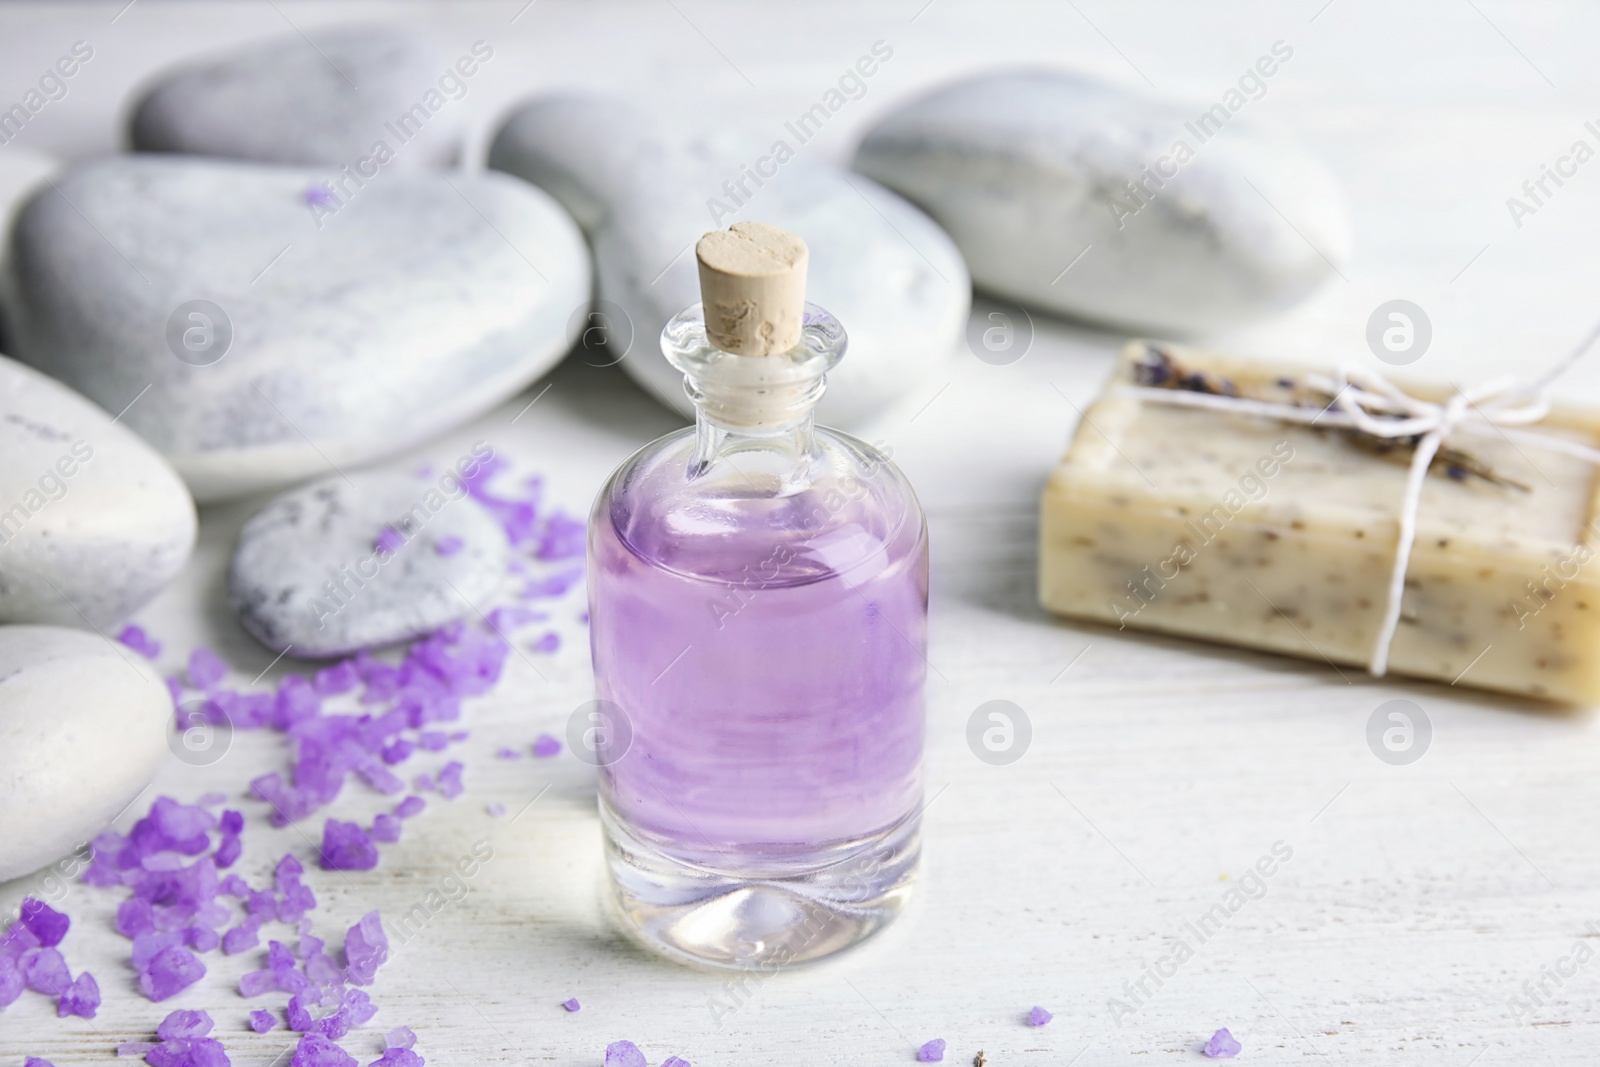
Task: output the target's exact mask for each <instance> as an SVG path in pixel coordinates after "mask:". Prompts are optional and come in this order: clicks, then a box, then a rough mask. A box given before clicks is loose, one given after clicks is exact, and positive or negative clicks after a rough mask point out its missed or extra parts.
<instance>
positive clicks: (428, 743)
mask: <svg viewBox="0 0 1600 1067" xmlns="http://www.w3.org/2000/svg"><path fill="white" fill-rule="evenodd" d="M449 744H450V735H449V734H447V733H445V732H444V731H443V730H424V731H423V732H422V733H420V734H418V735H417V747H419V748H423V749H426V750H427V751H429V752H443V751H444V750H445V746H447V745H449Z"/></svg>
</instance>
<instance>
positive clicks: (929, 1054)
mask: <svg viewBox="0 0 1600 1067" xmlns="http://www.w3.org/2000/svg"><path fill="white" fill-rule="evenodd" d="M943 1059H944V1038H942V1037H936V1038H934V1039H933V1040H932V1041H929V1042H928V1043H927V1044H925V1045H923V1046H922V1047H921V1048H919V1049H917V1062H918V1063H939V1062H941V1061H942V1060H943Z"/></svg>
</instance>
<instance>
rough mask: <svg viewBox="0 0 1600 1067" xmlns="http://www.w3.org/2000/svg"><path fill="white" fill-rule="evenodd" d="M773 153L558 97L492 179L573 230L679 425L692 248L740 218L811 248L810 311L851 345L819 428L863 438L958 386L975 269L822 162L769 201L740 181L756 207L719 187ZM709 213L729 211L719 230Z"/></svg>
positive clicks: (643, 372) (636, 371) (638, 363)
mask: <svg viewBox="0 0 1600 1067" xmlns="http://www.w3.org/2000/svg"><path fill="white" fill-rule="evenodd" d="M787 136H789V140H790V141H791V142H793V141H794V140H795V139H794V138H793V136H792V135H787ZM770 144H771V141H770V139H768V140H767V141H758V142H755V146H756V147H748V146H746V147H741V148H739V149H734V148H732V147H730V146H727V145H716V146H713V145H709V144H706V143H695V142H693V141H688V140H678V139H675V138H673V137H672V136H671V135H669V134H664V133H661V132H659V127H658V126H657V124H656V123H655V122H654V121H653V120H652V119H651V118H650V117H648V116H646V115H645V114H643V113H641V112H639V111H637V110H636V109H634V108H633V107H631V106H630V105H627V104H624V103H621V102H618V101H613V100H610V99H606V98H603V97H588V96H552V97H545V98H541V99H537V100H534V101H533V102H531V103H529V104H526V105H524V106H523V107H522V108H520V109H519V110H518V111H516V112H515V113H514V114H512V116H511V117H510V118H509V119H508V120H507V121H506V123H505V124H504V126H502V128H501V129H500V131H499V133H498V134H497V135H496V137H495V139H494V144H493V146H492V147H491V149H490V153H489V165H490V166H491V167H493V168H496V169H498V170H503V171H506V172H507V173H510V174H516V175H518V176H520V177H522V178H526V179H527V180H528V181H530V182H532V183H534V184H535V185H538V186H541V187H542V188H544V189H545V190H546V191H548V192H549V193H550V194H551V195H552V196H554V197H555V198H556V199H557V200H559V201H561V203H562V204H564V205H565V206H566V208H567V210H568V211H570V212H571V213H572V215H573V217H574V218H576V219H577V220H578V224H579V225H580V226H582V227H583V228H584V231H585V233H586V234H587V235H588V237H589V241H590V244H591V246H592V248H593V250H594V256H595V265H596V271H597V275H598V286H599V288H598V294H597V295H598V297H599V298H600V301H602V303H601V304H600V305H599V310H601V311H602V312H605V313H608V314H610V313H611V311H612V308H611V307H608V305H613V306H615V307H620V308H621V310H622V311H623V313H624V314H625V315H626V318H627V321H626V322H625V323H624V324H623V328H625V329H630V330H631V334H632V348H631V350H630V351H629V353H628V355H627V357H626V358H624V359H623V360H622V366H623V368H624V369H626V370H627V372H628V373H629V374H630V375H632V376H633V377H634V379H635V380H637V381H638V382H639V383H640V384H641V385H643V386H645V387H646V388H647V389H649V390H650V391H651V392H652V393H654V394H655V395H656V396H657V397H659V398H660V399H661V400H662V401H663V402H665V403H667V404H669V405H671V406H672V407H674V408H677V409H678V410H679V411H681V412H684V413H689V412H690V411H692V408H691V407H690V406H689V404H688V401H687V400H686V399H685V397H684V393H683V375H682V374H681V373H680V372H679V371H677V370H675V369H674V368H673V367H672V366H671V365H670V364H669V363H667V361H666V358H665V357H663V356H662V354H661V347H660V336H661V329H662V327H663V326H665V325H666V323H667V321H668V320H669V319H671V318H672V316H674V315H676V314H677V313H678V312H679V311H681V310H683V309H684V308H685V307H687V306H689V305H690V304H694V303H698V302H699V300H700V285H699V275H698V270H697V267H696V263H695V257H694V253H693V251H692V248H691V246H692V244H693V242H694V241H695V240H696V239H698V238H699V237H700V236H701V235H702V234H704V233H705V232H707V231H708V230H713V229H720V228H723V227H726V226H729V225H731V224H732V223H733V222H736V221H738V220H740V219H755V220H758V221H761V222H767V223H771V224H773V225H776V226H781V227H783V228H784V229H787V230H790V231H792V232H794V233H796V234H798V235H800V236H801V237H802V238H804V239H805V241H806V243H807V245H809V246H810V250H811V263H810V272H809V274H810V277H809V282H808V287H807V288H808V292H807V299H809V300H810V301H811V302H812V303H815V304H819V305H821V306H822V307H825V308H827V309H828V310H829V311H830V312H832V313H833V314H834V315H836V316H837V317H838V318H839V321H841V322H842V323H844V327H845V330H846V331H847V332H848V334H849V337H850V348H849V352H848V353H847V355H846V356H845V359H844V362H843V363H841V364H840V365H839V367H838V369H836V370H835V371H833V372H832V373H830V374H829V375H828V391H827V394H826V395H825V396H824V397H823V399H822V404H821V406H820V408H819V414H818V417H819V419H821V420H822V421H823V422H826V423H828V424H830V425H836V426H843V427H845V428H847V429H848V428H852V427H856V426H860V425H862V424H863V423H865V422H867V421H868V420H870V419H871V418H872V417H873V416H875V415H877V414H879V413H880V412H881V411H882V410H883V409H884V408H885V407H887V406H888V405H889V404H891V403H892V402H894V401H896V400H899V399H902V398H904V397H907V396H911V395H915V394H916V393H917V392H919V391H920V390H923V389H924V388H925V387H927V386H929V385H930V384H941V383H943V382H944V381H947V380H948V378H947V377H946V375H947V372H948V370H949V368H950V365H951V362H952V361H953V360H954V359H955V358H956V348H957V346H958V344H959V342H960V338H961V336H962V331H963V328H964V327H965V324H966V319H967V311H968V306H969V302H970V297H971V292H970V281H969V279H968V277H967V270H966V267H965V265H964V264H963V263H962V262H961V256H960V254H959V253H957V251H956V249H955V246H954V245H953V244H952V243H951V241H950V239H949V237H947V236H946V235H945V234H944V233H943V232H942V231H941V230H940V229H939V227H938V226H936V225H934V223H933V222H932V221H931V220H929V219H928V217H927V216H926V215H924V214H923V213H922V212H921V211H919V210H917V209H916V208H914V207H912V206H911V205H910V204H908V203H906V202H905V201H904V200H902V199H901V198H900V197H899V196H896V195H895V194H894V193H891V192H889V191H888V190H887V189H884V188H883V187H882V186H880V185H878V184H877V183H876V182H873V181H869V180H867V179H864V178H862V177H861V176H860V175H852V174H850V173H849V172H847V171H845V170H842V169H840V168H837V167H833V166H830V165H828V164H826V163H820V162H811V161H809V160H808V159H806V158H794V159H790V160H789V161H788V162H785V163H783V164H782V165H781V166H779V165H777V164H776V162H775V161H773V162H769V163H767V164H765V165H763V166H764V169H765V170H768V171H774V170H775V171H776V176H775V177H771V178H767V179H764V185H762V186H760V187H757V186H756V185H755V184H754V182H753V181H752V180H751V179H748V178H745V182H746V184H745V190H746V191H747V192H749V193H751V194H752V195H751V196H749V197H748V198H746V197H743V196H740V195H739V194H738V193H737V192H734V193H730V192H729V191H727V190H725V189H724V187H723V183H724V182H725V181H733V182H737V181H738V180H740V179H741V178H742V177H744V175H745V174H746V173H747V170H748V168H749V167H752V166H756V165H758V164H759V162H760V159H761V157H763V156H766V155H767V154H768V149H769V147H770ZM804 152H805V149H804V148H800V153H804ZM741 163H743V164H744V165H745V168H746V169H745V170H742V169H741ZM713 199H715V200H716V201H718V202H719V203H720V204H721V205H722V206H724V207H727V208H729V209H731V210H732V211H733V213H730V214H726V215H720V213H719V214H718V215H717V216H715V217H714V214H713V213H714V212H717V211H719V209H718V208H716V207H715V205H712V204H711V203H709V202H710V201H712V200H713ZM736 200H744V203H743V204H742V205H737V204H736ZM610 358H615V353H613V354H612V355H611V357H610Z"/></svg>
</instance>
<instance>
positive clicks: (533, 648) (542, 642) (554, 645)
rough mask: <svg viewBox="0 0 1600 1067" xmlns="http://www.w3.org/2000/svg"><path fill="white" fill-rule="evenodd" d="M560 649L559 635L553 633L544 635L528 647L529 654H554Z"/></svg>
mask: <svg viewBox="0 0 1600 1067" xmlns="http://www.w3.org/2000/svg"><path fill="white" fill-rule="evenodd" d="M560 647H561V635H560V634H558V633H556V632H555V631H553V630H552V631H551V632H550V633H547V634H545V635H544V636H543V637H541V638H539V640H537V641H535V642H533V643H532V644H531V645H529V646H528V651H529V652H554V651H555V650H556V649H558V648H560Z"/></svg>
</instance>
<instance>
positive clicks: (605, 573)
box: [589, 308, 928, 967]
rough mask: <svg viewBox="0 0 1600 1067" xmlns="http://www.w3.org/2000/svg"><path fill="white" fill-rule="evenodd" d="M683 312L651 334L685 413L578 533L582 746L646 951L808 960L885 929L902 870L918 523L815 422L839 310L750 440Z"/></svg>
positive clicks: (915, 683) (920, 659)
mask: <svg viewBox="0 0 1600 1067" xmlns="http://www.w3.org/2000/svg"><path fill="white" fill-rule="evenodd" d="M695 310H696V309H691V312H686V313H685V315H684V316H679V319H677V320H674V324H673V325H669V327H668V331H667V334H665V335H664V341H663V345H664V347H666V348H667V349H668V352H669V355H673V354H675V353H676V354H678V355H679V356H680V357H681V358H678V359H675V360H674V362H675V363H678V365H679V366H681V367H684V369H685V370H686V372H687V373H688V376H689V381H690V384H691V390H690V393H691V396H692V397H693V398H694V399H695V400H696V403H697V405H698V406H699V407H700V413H701V418H700V422H699V425H698V426H697V427H696V429H694V430H685V431H682V432H680V433H677V434H673V435H670V436H668V437H665V438H663V439H661V440H660V441H657V442H655V443H654V444H652V445H649V446H647V447H645V448H644V449H641V450H640V451H639V452H638V453H637V454H635V455H634V456H633V457H632V458H630V459H629V460H628V461H627V462H625V463H624V464H623V465H622V466H621V467H620V468H619V469H618V470H617V472H616V474H614V475H613V476H612V479H611V481H610V482H609V483H608V484H607V485H606V487H605V489H604V490H602V491H601V494H600V497H599V499H598V500H597V501H596V504H595V508H594V513H593V516H592V521H591V523H590V533H589V559H590V567H589V583H590V584H589V589H590V637H591V642H592V649H593V655H594V665H595V681H596V687H597V696H598V698H599V705H598V706H599V707H600V708H602V709H604V713H603V717H604V720H605V722H604V727H605V732H606V734H607V736H608V738H609V739H610V740H609V741H608V742H607V743H608V744H611V745H613V746H614V748H613V750H612V751H610V753H609V754H608V755H607V756H606V757H605V758H601V759H597V760H596V762H597V763H599V764H600V803H601V815H602V821H603V823H604V825H605V828H606V833H607V842H608V859H609V862H610V866H611V874H612V878H613V883H614V886H615V888H616V891H617V899H618V902H619V903H620V905H621V908H622V911H623V914H624V917H625V919H626V921H627V922H628V924H629V926H630V928H631V929H633V930H634V931H635V932H636V933H638V934H640V935H641V936H642V937H643V938H644V940H645V941H646V942H647V943H649V944H651V945H652V946H653V947H656V948H660V949H665V950H666V951H668V952H671V953H674V954H678V955H682V956H687V957H690V958H693V959H695V960H699V961H701V962H711V963H719V964H725V965H732V966H739V967H749V966H754V965H758V964H761V963H764V962H766V961H769V960H774V959H776V960H779V961H781V962H798V961H804V960H807V959H815V958H820V957H821V956H825V955H828V954H830V953H832V952H836V951H838V950H839V949H841V948H844V947H846V946H848V945H849V944H853V943H854V942H856V941H859V940H860V939H862V938H864V937H866V936H869V935H870V934H871V933H873V932H874V931H876V930H877V929H879V928H881V926H882V925H883V924H884V923H886V922H887V921H889V919H891V918H892V917H893V915H894V914H896V913H897V912H898V910H899V908H900V906H901V903H902V901H903V899H904V896H905V893H906V890H907V888H908V886H909V883H910V879H911V876H912V874H913V873H914V871H915V867H916V861H917V856H918V846H917V840H918V837H917V831H918V825H919V814H920V805H921V801H922V752H923V735H924V717H925V701H924V685H925V678H926V671H927V661H926V655H925V652H926V644H927V605H928V579H927V575H928V569H927V532H926V524H925V522H924V520H923V514H922V509H921V507H920V505H919V504H918V503H917V500H916V496H915V494H914V493H913V492H912V490H911V488H910V485H909V484H908V483H907V482H906V480H905V478H904V476H903V475H902V474H901V473H900V472H899V470H898V469H897V468H895V466H894V465H893V464H892V463H890V462H889V461H888V460H887V459H886V458H885V457H884V456H883V455H881V454H880V453H879V452H877V451H876V450H875V449H873V448H872V447H871V446H869V445H866V444H864V443H863V442H861V441H858V440H856V439H854V438H851V437H849V436H847V435H844V434H839V433H835V432H833V431H830V430H824V429H814V428H813V426H812V422H811V417H810V409H811V407H812V405H814V404H815V401H816V397H817V396H819V395H820V393H821V387H820V386H821V380H822V371H823V370H825V369H826V367H827V366H831V365H832V362H833V361H834V360H836V359H837V358H838V353H839V352H842V350H843V345H844V339H843V333H842V331H841V330H838V326H837V323H835V322H833V320H832V319H831V317H827V316H826V313H824V312H821V311H820V309H812V308H808V319H807V322H808V330H810V329H812V326H811V325H810V324H811V323H812V321H813V320H812V317H809V316H810V315H814V316H815V317H816V319H817V322H818V325H817V326H816V327H815V332H814V333H812V334H808V338H809V340H810V343H812V344H813V345H814V347H815V349H816V351H815V353H813V354H812V355H810V356H807V355H806V354H805V353H801V352H797V354H796V356H795V360H794V362H795V365H796V366H798V367H799V368H800V370H799V371H797V372H795V374H794V375H793V380H794V381H796V382H798V383H799V385H798V386H796V387H795V390H794V391H795V395H796V396H798V397H799V399H797V400H795V401H793V410H792V411H790V410H788V409H780V411H779V415H781V416H783V417H782V418H781V419H775V420H774V421H775V422H776V423H777V425H776V426H762V427H761V428H760V430H759V432H757V431H750V430H740V429H737V428H730V427H729V426H727V425H722V424H719V423H718V422H717V421H715V420H713V419H711V418H709V417H708V408H711V409H714V410H718V409H717V403H718V401H719V399H720V400H721V401H723V402H725V406H724V407H723V408H722V409H720V410H736V409H735V407H734V404H735V403H736V402H737V401H738V400H739V399H740V398H741V397H740V395H739V394H735V393H733V392H732V390H733V388H734V387H733V386H726V383H720V384H722V385H723V386H724V387H725V389H726V391H725V392H724V394H722V395H721V396H720V397H719V396H717V395H713V396H711V398H710V400H709V401H707V399H706V396H705V395H704V394H703V393H702V392H701V391H700V387H704V388H705V390H706V392H711V391H712V390H714V389H715V388H717V387H718V386H719V382H718V379H717V378H716V374H717V373H718V368H717V365H716V363H715V361H716V360H717V359H718V358H723V356H724V355H725V354H721V353H718V352H716V351H715V350H713V349H709V348H707V347H706V346H705V345H704V341H703V334H698V333H694V332H693V331H690V334H691V335H690V336H689V337H688V338H687V340H682V341H681V349H682V351H677V350H675V349H674V348H673V347H672V344H673V342H674V340H676V339H677V335H676V334H674V330H675V329H680V330H681V328H682V326H683V323H682V321H681V320H685V319H686V316H692V313H693V312H694V311H695ZM697 322H698V320H694V319H693V318H692V317H690V318H689V325H690V326H694V325H696V324H697ZM830 346H831V347H830ZM685 353H686V354H685ZM728 358H732V357H728ZM701 360H703V361H704V362H705V364H706V366H705V367H704V368H702V365H701V362H700V361H701ZM736 372H737V368H736ZM721 373H724V374H726V373H728V372H727V370H726V369H725V368H724V369H723V370H722V371H721ZM808 374H809V375H810V378H809V379H808V378H807V377H806V375H808ZM761 395H762V397H763V398H764V397H765V396H767V395H768V394H766V393H763V394H761ZM597 721H598V720H597ZM618 737H620V738H621V741H620V742H619V741H618V740H617V739H618Z"/></svg>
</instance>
